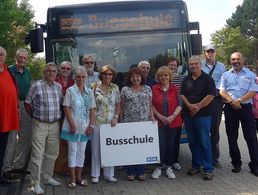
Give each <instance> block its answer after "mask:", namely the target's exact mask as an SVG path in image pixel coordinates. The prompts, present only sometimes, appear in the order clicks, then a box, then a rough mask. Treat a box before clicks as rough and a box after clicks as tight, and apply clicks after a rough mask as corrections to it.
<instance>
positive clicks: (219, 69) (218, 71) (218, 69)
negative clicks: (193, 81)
mask: <svg viewBox="0 0 258 195" xmlns="http://www.w3.org/2000/svg"><path fill="white" fill-rule="evenodd" d="M215 62H216V63H215V68H214V71H213V73H212V75H211V77H212V78H213V80H214V82H215V86H216V88H217V89H218V88H219V81H220V78H221V76H222V73H223V72H225V71H226V67H225V65H224V64H223V63H221V62H217V61H215ZM202 70H203V72H205V73H206V74H209V73H210V71H211V70H212V67H210V66H209V64H208V63H207V61H206V60H204V61H202Z"/></svg>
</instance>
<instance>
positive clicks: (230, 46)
mask: <svg viewBox="0 0 258 195" xmlns="http://www.w3.org/2000/svg"><path fill="white" fill-rule="evenodd" d="M211 40H212V43H213V44H214V45H215V46H216V48H217V59H218V60H219V61H222V62H224V63H225V64H229V58H230V55H231V54H232V53H233V52H236V51H239V52H241V53H242V54H243V55H244V56H245V57H246V63H250V61H252V58H250V53H251V51H252V47H250V45H252V44H253V43H252V41H253V40H252V39H249V38H247V37H245V36H244V35H242V34H241V32H240V27H237V28H232V27H224V28H222V29H221V30H218V31H216V32H215V33H214V34H212V38H211Z"/></svg>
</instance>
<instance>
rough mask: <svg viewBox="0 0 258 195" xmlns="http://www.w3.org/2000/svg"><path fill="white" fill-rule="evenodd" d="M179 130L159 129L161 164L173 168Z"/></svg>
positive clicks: (166, 127) (165, 127)
mask: <svg viewBox="0 0 258 195" xmlns="http://www.w3.org/2000/svg"><path fill="white" fill-rule="evenodd" d="M176 135H177V128H169V127H168V126H164V127H159V153H160V164H161V165H166V166H172V165H173V163H174V159H175V153H176V149H177V148H176Z"/></svg>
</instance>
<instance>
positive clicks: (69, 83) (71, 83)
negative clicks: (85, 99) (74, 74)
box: [56, 77, 74, 95]
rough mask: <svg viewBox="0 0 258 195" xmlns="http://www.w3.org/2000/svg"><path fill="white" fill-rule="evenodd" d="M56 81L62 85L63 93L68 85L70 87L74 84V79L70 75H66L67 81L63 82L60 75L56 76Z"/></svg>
mask: <svg viewBox="0 0 258 195" xmlns="http://www.w3.org/2000/svg"><path fill="white" fill-rule="evenodd" d="M56 82H58V83H60V84H61V86H62V94H63V95H65V93H66V89H67V88H68V87H71V86H72V85H74V80H73V79H72V78H70V77H68V81H67V83H65V82H64V80H63V79H62V77H56Z"/></svg>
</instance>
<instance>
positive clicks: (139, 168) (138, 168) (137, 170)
mask: <svg viewBox="0 0 258 195" xmlns="http://www.w3.org/2000/svg"><path fill="white" fill-rule="evenodd" d="M126 169H127V175H136V176H139V175H143V174H144V165H129V166H127V167H126Z"/></svg>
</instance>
